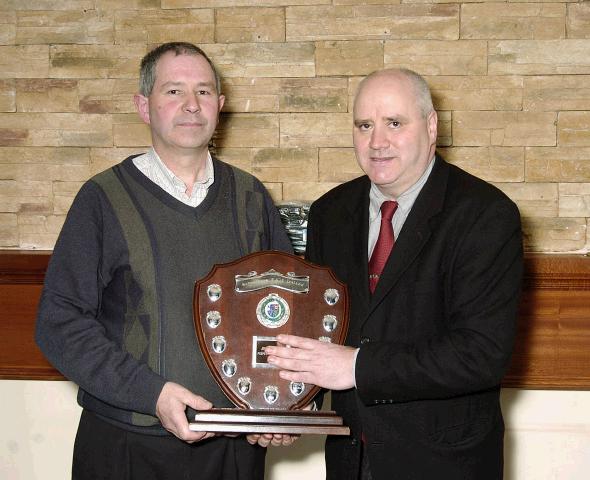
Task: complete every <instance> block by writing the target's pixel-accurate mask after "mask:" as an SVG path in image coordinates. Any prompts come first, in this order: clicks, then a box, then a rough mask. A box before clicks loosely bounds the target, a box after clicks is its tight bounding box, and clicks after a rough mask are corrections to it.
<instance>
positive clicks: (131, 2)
mask: <svg viewBox="0 0 590 480" xmlns="http://www.w3.org/2000/svg"><path fill="white" fill-rule="evenodd" d="M94 1H95V2H96V9H97V10H100V11H101V12H114V11H117V10H148V9H159V8H160V0H125V1H124V2H122V1H121V0H94Z"/></svg>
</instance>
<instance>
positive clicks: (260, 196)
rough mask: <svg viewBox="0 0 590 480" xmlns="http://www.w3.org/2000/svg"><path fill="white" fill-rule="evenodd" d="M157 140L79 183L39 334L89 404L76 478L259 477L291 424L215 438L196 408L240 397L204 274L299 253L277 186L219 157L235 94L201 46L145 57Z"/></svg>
mask: <svg viewBox="0 0 590 480" xmlns="http://www.w3.org/2000/svg"><path fill="white" fill-rule="evenodd" d="M134 100H135V105H136V107H137V110H138V112H139V115H140V117H141V118H142V120H143V121H144V122H145V123H147V124H148V125H149V126H150V130H151V134H152V143H153V148H151V149H150V150H149V151H148V152H147V153H145V154H143V155H138V156H133V157H129V158H127V159H125V160H124V161H123V162H122V163H120V164H118V165H116V166H114V167H113V168H111V169H109V170H107V171H105V172H103V173H100V174H98V175H96V176H95V177H94V178H92V179H90V180H89V181H88V182H86V183H85V184H84V186H83V187H82V188H81V190H80V192H79V194H78V195H77V197H76V199H75V200H74V203H73V205H72V207H71V209H70V212H69V213H68V216H67V219H66V222H65V224H64V227H63V229H62V232H61V234H60V236H59V239H58V241H57V243H56V246H55V249H54V252H53V255H52V258H51V262H50V265H49V268H48V270H47V275H46V281H45V288H44V291H43V295H42V298H41V303H40V306H39V313H38V320H37V330H36V340H37V343H38V344H39V346H40V347H41V349H42V351H43V352H44V354H45V355H46V357H47V358H48V359H49V361H50V362H51V363H52V364H53V365H55V367H56V368H58V369H59V370H60V371H61V372H62V373H63V374H64V375H65V376H66V377H67V378H69V379H70V380H72V381H74V382H76V383H77V384H78V385H79V387H80V388H79V394H78V402H79V403H80V405H81V406H82V407H83V412H82V416H81V419H80V425H79V428H78V434H77V436H76V442H75V446H74V458H73V466H72V476H73V478H75V479H98V478H101V479H102V478H104V479H109V480H118V479H135V478H137V479H142V480H146V479H151V478H153V479H155V478H162V479H173V478H174V479H176V478H199V479H207V480H208V479H220V480H221V479H223V480H228V479H236V480H238V479H239V480H242V479H247V480H249V479H260V480H262V479H263V477H264V455H265V449H264V448H261V446H266V445H268V444H269V443H273V444H289V443H291V441H292V438H291V437H289V436H279V435H275V436H268V435H266V436H265V435H263V436H254V437H250V439H249V440H250V441H251V442H252V443H255V442H257V443H258V444H255V445H251V444H250V443H248V442H247V441H246V439H245V438H244V437H243V436H242V437H234V438H230V437H227V436H215V435H214V434H212V433H206V432H193V431H191V430H189V424H188V420H187V415H189V416H190V414H191V412H194V411H195V410H206V409H209V408H211V407H212V406H213V405H215V406H216V407H230V406H231V404H230V402H229V400H228V399H227V398H226V397H225V396H224V394H223V392H222V391H221V390H220V389H219V387H218V386H217V384H216V382H215V380H214V378H213V376H212V375H211V374H210V372H209V370H208V368H207V366H206V363H205V361H204V359H203V357H202V355H201V353H200V351H199V348H198V345H197V341H196V337H195V333H194V326H193V319H192V292H193V287H194V282H195V280H197V279H199V278H202V277H204V276H205V275H206V274H207V273H208V272H209V270H210V269H211V267H212V266H213V265H214V264H219V263H226V262H229V261H232V260H234V259H236V258H239V257H241V256H243V255H245V254H248V253H251V252H254V251H257V250H268V249H270V250H282V251H291V244H290V242H289V239H288V237H287V235H286V233H285V231H284V228H283V226H282V224H281V221H280V218H279V215H278V212H277V211H276V208H275V207H274V205H273V203H272V200H271V199H270V196H269V195H268V192H267V191H266V190H265V189H264V187H263V186H262V184H261V183H260V182H259V181H258V180H256V179H255V178H254V177H252V176H251V175H249V174H247V173H245V172H243V171H241V170H239V169H237V168H234V167H232V166H230V165H228V164H225V163H223V162H221V161H219V160H217V159H215V158H214V157H212V156H211V155H210V153H209V150H208V144H209V141H210V140H211V137H212V136H213V133H214V131H215V128H216V125H217V122H218V118H219V112H220V110H221V108H222V107H223V103H224V100H225V98H224V96H223V95H221V94H220V82H219V77H218V75H217V72H216V70H215V68H214V66H213V64H212V63H211V61H210V60H209V58H208V57H207V56H206V55H205V53H204V52H203V51H202V50H200V49H199V48H198V47H196V46H194V45H192V44H188V43H168V44H164V45H161V46H159V47H157V48H155V49H154V50H152V51H151V52H150V53H148V54H147V55H146V56H145V57H144V59H143V60H142V64H141V70H140V93H139V94H137V95H136V96H135V98H134Z"/></svg>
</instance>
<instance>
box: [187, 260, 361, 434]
mask: <svg viewBox="0 0 590 480" xmlns="http://www.w3.org/2000/svg"><path fill="white" fill-rule="evenodd" d="M193 303H194V323H195V330H196V333H197V337H198V340H199V346H200V348H201V351H202V353H203V356H204V358H205V361H206V363H207V365H208V367H209V369H210V370H211V373H212V374H213V377H214V378H215V380H216V381H217V383H218V384H219V386H220V387H221V389H222V390H223V392H224V393H225V395H227V397H228V398H229V399H230V400H231V401H232V402H233V403H234V404H235V405H236V406H237V407H238V408H236V409H213V410H207V411H203V412H198V413H197V415H196V417H195V419H194V421H193V422H191V423H190V428H191V430H194V431H206V432H231V433H290V434H298V433H323V434H332V435H348V434H349V433H350V431H349V428H348V427H346V426H344V425H343V423H342V418H340V417H339V416H337V415H336V414H335V413H334V412H326V411H309V410H301V409H302V408H303V407H305V406H306V405H308V404H309V403H310V402H311V401H312V399H313V397H314V396H315V395H316V394H317V393H318V392H319V390H320V388H319V387H317V386H315V385H306V384H304V383H302V382H289V381H287V380H283V379H281V378H280V377H279V369H278V368H276V367H274V366H273V365H271V364H269V363H268V362H267V357H266V352H265V351H264V347H265V346H268V345H276V344H277V341H276V336H277V335H278V334H280V333H285V334H291V335H298V336H301V337H308V338H314V339H317V340H319V341H322V342H332V343H337V344H342V343H344V340H345V338H346V332H347V330H348V292H347V290H346V286H345V285H344V284H343V283H341V282H339V281H338V280H337V279H336V278H335V277H334V275H333V274H332V272H331V271H330V269H328V268H327V267H319V266H317V265H313V264H311V263H309V262H307V261H305V260H303V259H301V258H299V257H297V256H295V255H290V254H286V253H282V252H274V251H272V252H270V251H267V252H257V253H253V254H250V255H247V256H245V257H243V258H241V259H239V260H236V261H234V262H231V263H226V264H223V265H215V266H214V267H213V269H212V270H211V272H210V273H209V275H208V276H207V277H205V278H204V279H202V280H200V281H198V282H197V283H196V284H195V292H194V301H193Z"/></svg>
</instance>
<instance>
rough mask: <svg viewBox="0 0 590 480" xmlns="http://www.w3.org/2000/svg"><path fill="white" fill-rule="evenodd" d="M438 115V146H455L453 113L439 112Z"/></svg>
mask: <svg viewBox="0 0 590 480" xmlns="http://www.w3.org/2000/svg"><path fill="white" fill-rule="evenodd" d="M437 113H438V124H437V127H438V131H437V136H436V144H437V145H438V146H439V147H448V146H451V145H452V144H453V122H452V119H453V118H452V114H451V112H445V111H439V112H437Z"/></svg>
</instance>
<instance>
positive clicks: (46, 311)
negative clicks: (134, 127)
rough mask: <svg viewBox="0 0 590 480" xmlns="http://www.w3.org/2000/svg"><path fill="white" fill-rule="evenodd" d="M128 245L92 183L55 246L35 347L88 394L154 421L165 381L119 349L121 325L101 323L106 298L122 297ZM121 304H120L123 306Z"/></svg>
mask: <svg viewBox="0 0 590 480" xmlns="http://www.w3.org/2000/svg"><path fill="white" fill-rule="evenodd" d="M127 256H128V253H127V249H126V244H125V241H124V238H123V235H122V232H121V228H120V225H119V223H118V221H117V219H116V217H115V215H114V213H113V211H112V208H111V207H110V204H109V203H108V201H107V200H106V197H105V196H104V194H103V193H102V190H100V188H99V187H98V186H97V185H96V184H95V183H93V182H92V181H90V182H87V183H86V184H85V185H84V186H83V187H82V189H81V190H80V192H79V193H78V195H77V197H76V199H75V200H74V203H73V205H72V207H71V209H70V211H69V213H68V216H67V218H66V221H65V224H64V226H63V228H62V231H61V233H60V236H59V238H58V241H57V243H56V246H55V249H54V251H53V255H52V257H51V261H50V264H49V267H48V270H47V274H46V277H45V286H44V289H43V293H42V296H41V301H40V305H39V309H38V316H37V324H36V332H35V340H36V342H37V344H38V345H39V347H40V348H41V350H42V352H43V353H44V354H45V356H46V357H47V359H48V360H49V361H50V362H51V363H52V364H53V365H54V366H55V367H56V368H57V369H58V370H59V371H60V372H62V373H63V374H64V375H65V376H66V377H67V378H68V379H70V380H72V381H74V382H75V383H77V384H78V385H79V386H80V387H81V388H82V390H84V391H86V392H88V393H89V394H90V395H92V396H94V397H96V398H98V399H100V400H102V401H103V402H106V403H108V404H110V405H112V406H115V407H117V408H121V409H125V410H129V411H134V412H140V413H147V414H150V415H155V406H156V402H157V399H158V396H159V394H160V391H161V389H162V387H163V385H164V383H165V379H164V378H162V377H161V376H160V375H158V374H157V373H155V372H154V371H153V370H151V369H150V368H149V367H148V365H147V364H146V363H144V362H142V361H140V360H138V359H136V358H134V357H133V356H132V355H131V354H129V353H128V352H126V351H124V350H123V349H122V347H121V341H120V338H121V337H122V335H123V330H124V326H123V325H124V318H121V319H120V322H119V319H110V320H109V322H108V323H107V322H105V321H104V320H103V319H101V307H102V302H103V296H104V293H105V292H106V291H107V290H109V295H115V296H116V295H120V296H121V301H122V302H124V300H125V299H124V295H125V292H124V289H119V290H123V291H117V288H115V287H117V286H118V285H117V282H118V281H120V280H119V279H120V278H123V277H124V274H123V273H122V272H124V270H125V268H126V266H125V265H126V258H127ZM122 304H123V303H122Z"/></svg>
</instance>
